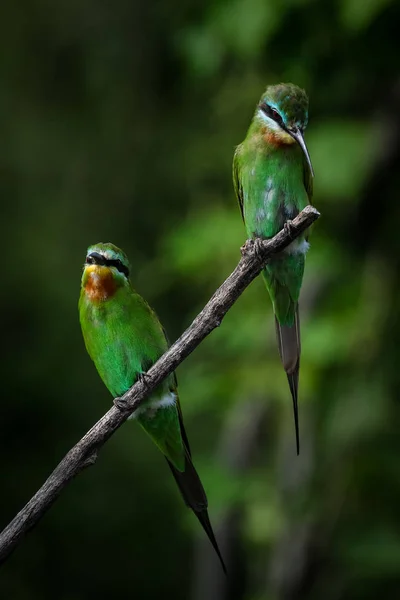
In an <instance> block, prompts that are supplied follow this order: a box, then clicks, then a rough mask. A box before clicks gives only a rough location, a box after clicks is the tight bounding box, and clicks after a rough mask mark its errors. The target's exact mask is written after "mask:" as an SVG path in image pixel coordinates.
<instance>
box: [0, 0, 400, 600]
mask: <svg viewBox="0 0 400 600" xmlns="http://www.w3.org/2000/svg"><path fill="white" fill-rule="evenodd" d="M399 12H400V11H399V5H398V3H397V2H395V1H394V0H369V1H368V2H365V1H362V0H326V1H325V0H324V2H322V1H320V2H317V1H316V0H288V1H287V2H279V1H278V0H213V1H212V0H203V1H202V2H200V1H199V0H194V1H193V0H179V1H178V0H170V1H169V2H167V1H166V0H164V1H161V0H154V1H152V2H132V1H128V0H114V2H107V1H105V0H103V1H102V0H97V1H96V2H95V1H94V0H83V1H78V0H68V1H67V0H52V2H50V1H49V0H31V1H28V0H14V1H12V2H11V1H8V2H7V1H6V2H4V3H2V6H1V8H0V57H1V58H0V81H1V85H0V115H1V116H0V131H1V138H0V139H1V142H0V193H1V209H2V256H3V260H2V275H3V276H2V294H1V296H0V302H1V314H2V315H3V319H2V343H3V352H4V356H3V360H2V366H3V373H2V396H3V401H2V411H1V418H0V449H1V451H0V473H1V496H0V498H1V500H0V526H5V525H6V524H7V523H8V522H9V521H10V520H11V519H12V517H13V516H14V515H15V514H16V513H17V511H18V510H19V509H20V508H21V507H22V506H23V505H24V504H25V502H26V501H28V499H29V498H30V497H31V496H32V495H33V493H34V492H35V491H36V489H37V488H38V487H39V486H40V485H41V484H42V482H43V481H44V479H45V478H46V477H47V476H48V475H49V473H50V472H51V470H52V469H53V468H54V467H55V465H56V464H57V463H58V461H59V460H60V459H61V458H62V456H63V455H64V454H65V453H66V451H67V450H68V449H69V448H70V447H71V446H72V445H73V444H74V443H75V442H76V441H77V440H78V439H79V438H80V437H81V436H82V435H83V434H84V433H85V431H86V430H87V429H88V428H89V427H90V426H91V425H92V424H93V423H94V422H95V420H97V419H98V418H100V417H101V416H102V414H103V413H104V412H105V411H106V410H107V408H108V407H109V405H110V402H111V398H110V397H109V395H108V392H107V390H106V389H105V387H104V386H103V385H102V383H101V381H100V379H99V378H98V376H97V374H96V372H95V369H94V367H93V365H92V363H91V362H90V359H89V358H88V356H87V355H86V352H85V349H84V345H83V341H82V338H81V333H80V328H79V322H78V314H77V300H78V295H79V285H80V275H81V266H82V263H83V260H84V257H85V250H86V248H87V246H88V245H89V244H92V243H95V242H97V241H112V242H114V243H115V244H117V245H119V246H121V247H122V248H123V249H124V250H125V251H126V252H127V253H128V255H129V257H130V259H131V263H132V266H133V268H132V270H133V281H134V284H135V287H136V288H137V289H138V291H139V292H140V293H142V294H143V295H144V296H145V297H146V298H147V299H148V301H149V302H150V303H151V305H152V306H154V308H155V309H156V310H157V312H158V314H159V316H160V318H161V320H162V321H163V323H164V325H165V326H166V328H167V330H168V332H169V336H170V338H171V339H172V340H174V339H176V338H177V337H178V336H179V334H180V333H181V332H182V331H183V330H184V329H185V328H186V327H187V326H188V325H189V324H190V322H191V320H192V319H193V317H194V316H195V315H196V314H197V312H198V311H199V310H200V309H201V308H202V306H203V305H204V304H205V302H206V301H207V300H208V298H209V296H210V295H211V294H212V293H213V291H214V290H215V288H216V287H217V286H218V285H219V284H220V283H221V282H222V281H223V279H224V278H225V277H226V276H227V275H228V274H229V273H230V272H231V270H232V269H233V268H234V266H235V264H236V262H237V261H238V259H239V256H240V254H239V247H240V245H241V244H242V243H243V241H244V237H245V236H244V229H243V226H242V223H241V219H240V215H239V211H238V209H237V206H236V200H235V198H234V193H233V187H232V183H231V161H232V155H233V150H234V146H235V145H236V144H238V143H239V142H240V141H241V140H242V139H243V137H244V135H245V133H246V128H247V126H248V124H249V122H250V119H251V116H252V112H253V109H254V106H255V103H256V102H257V100H258V98H259V96H260V95H261V92H262V91H263V89H264V87H265V86H266V85H267V84H268V83H273V82H279V81H293V82H295V83H297V84H298V85H301V86H302V87H304V88H305V89H306V90H307V92H308V94H309V97H310V123H309V127H308V131H307V135H306V139H307V143H308V147H309V150H310V154H311V157H312V160H313V165H314V170H315V174H316V177H315V197H314V203H315V205H316V206H317V208H318V209H319V210H320V211H321V213H322V217H321V219H320V220H319V221H318V223H317V225H316V226H315V227H314V232H313V236H312V246H311V250H310V252H309V255H308V257H307V266H306V276H305V282H304V287H303V292H302V303H301V307H302V338H303V353H302V369H301V400H300V401H301V409H300V410H301V413H300V419H301V436H302V453H301V455H300V457H299V458H296V456H295V444H294V428H293V420H292V413H291V410H292V409H291V401H290V397H289V391H288V387H287V382H286V378H285V376H284V373H283V370H282V368H281V366H280V363H279V360H278V354H277V350H276V344H275V339H274V329H273V318H272V311H271V306H270V302H269V299H268V297H267V294H266V291H265V289H264V287H263V284H262V282H261V280H260V281H259V280H257V281H255V282H254V283H253V284H252V285H251V287H250V288H249V289H248V290H247V291H246V293H245V294H244V295H243V296H242V297H241V298H240V300H239V301H238V302H237V304H236V305H235V306H234V307H233V309H232V310H231V311H230V312H229V314H228V315H227V317H226V318H225V320H224V322H223V325H222V326H221V328H220V329H218V330H217V331H215V332H214V333H213V334H212V335H211V336H210V337H209V338H208V339H207V340H206V341H205V342H204V343H203V344H202V345H201V347H199V348H198V350H197V351H196V352H195V353H194V354H193V355H192V356H190V357H189V359H188V360H186V361H185V362H184V364H183V365H182V366H181V367H180V368H179V370H178V380H179V384H180V394H181V400H182V405H183V411H184V415H185V420H186V423H187V430H188V434H189V438H190V439H191V443H192V448H193V452H194V457H195V463H196V465H197V467H198V469H199V472H200V474H201V476H202V479H203V481H204V484H205V487H206V490H207V492H208V496H209V501H210V514H211V518H212V521H213V522H214V524H215V525H216V529H218V531H219V534H220V536H221V537H222V538H224V523H225V530H226V519H227V515H231V516H232V521H231V529H232V530H234V531H236V534H237V535H236V537H235V540H233V541H232V540H231V542H229V543H228V542H226V540H225V541H223V546H224V549H225V552H226V554H227V555H228V563H229V564H228V568H229V569H230V573H231V577H230V582H231V583H230V584H229V586H230V587H229V589H228V590H226V589H222V588H223V587H224V585H225V584H221V582H219V580H218V577H219V575H218V574H215V573H214V571H213V569H214V570H215V560H214V556H213V555H212V550H211V549H210V548H209V547H208V546H207V548H205V546H203V545H202V544H201V543H200V542H199V540H200V539H201V538H202V536H203V534H202V532H201V531H199V527H198V524H197V522H195V519H194V518H193V517H192V515H191V514H190V513H189V511H187V510H186V509H185V507H184V506H183V503H182V501H181V499H180V497H179V495H178V492H177V490H176V489H175V486H174V482H173V481H172V479H171V477H170V473H169V470H168V469H167V467H166V465H165V462H164V461H163V460H162V457H161V456H160V455H159V453H158V451H157V450H156V449H155V448H154V447H153V446H152V445H151V443H150V442H149V441H148V440H147V438H146V437H145V436H144V435H143V434H142V432H141V431H140V430H139V429H137V428H135V425H134V424H131V423H128V424H126V425H125V426H124V427H123V428H122V429H121V430H120V431H119V432H118V433H117V434H116V435H115V436H114V437H113V438H112V439H111V440H110V441H109V443H108V444H107V445H106V447H105V448H104V449H103V451H102V452H101V453H100V455H99V459H98V462H97V464H96V466H95V467H93V468H91V469H89V470H88V471H87V472H85V473H84V474H82V475H81V476H79V477H78V478H77V479H76V480H75V481H74V482H72V483H71V485H70V486H69V487H68V488H67V489H66V490H65V491H64V493H63V494H62V496H61V497H60V499H59V500H58V501H57V502H56V504H55V505H54V507H53V508H52V509H51V511H50V512H49V513H48V514H47V515H46V517H45V518H44V519H43V521H41V523H40V524H39V525H38V526H37V527H36V528H35V529H34V530H33V531H32V532H31V533H30V534H29V536H28V537H27V538H26V539H25V540H24V542H23V543H22V544H21V545H20V546H19V547H18V549H17V550H16V551H15V553H14V554H13V555H12V557H11V558H10V559H9V560H8V562H7V563H5V565H4V566H3V567H2V569H1V570H0V597H1V598H9V599H11V598H12V599H15V600H36V599H40V600H47V599H48V600H50V599H51V600H53V599H55V598H57V599H58V600H84V599H88V598H120V597H132V598H137V599H139V598H140V599H149V600H151V599H153V598H159V597H174V598H176V599H182V600H183V599H187V598H192V597H193V598H195V597H196V598H204V600H208V598H211V597H213V598H214V597H215V598H237V599H239V598H243V599H246V600H262V599H266V600H275V599H281V598H282V599H290V598H293V599H294V598H296V599H297V598H298V599H303V598H304V599H307V600H308V599H310V600H319V599H322V598H323V599H324V600H325V599H326V600H337V599H350V598H351V599H352V600H358V599H363V600H364V599H366V600H375V599H376V598H377V597H384V598H395V597H397V596H398V594H399V591H398V590H399V585H400V519H399V516H400V515H399V505H400V469H399V466H398V463H399V459H398V457H399V453H400V435H399V426H400V410H399V392H398V389H399V383H400V382H399V367H398V360H399V351H398V345H397V344H398V340H399V328H400V325H399V320H398V308H399V300H400V298H399V270H398V267H399V265H398V258H399V251H400V241H399V240H400V238H399V234H398V219H399V208H398V207H399V202H398V195H399V192H398V190H399V187H400V174H399V173H400V171H399V169H398V164H399V162H398V159H399V150H398V142H399V132H400V120H399V116H398V114H397V113H398V106H399V95H400V94H399V72H398V63H399V52H400V47H399V42H398V23H399V17H400V14H399ZM396 165H397V167H396ZM254 420H256V421H257V422H258V421H259V427H258V430H257V436H256V439H255V440H254V448H253V449H252V451H251V452H248V455H249V456H247V455H246V452H247V450H246V447H245V441H244V438H243V436H244V437H245V434H246V431H248V427H250V425H249V423H250V424H251V423H252V421H254ZM250 437H252V436H250ZM247 441H248V440H247ZM245 455H246V456H247V458H246V456H245ZM241 456H243V457H244V458H243V461H242V463H243V464H241ZM228 529H229V528H228ZM195 541H196V545H197V546H198V550H197V551H196V552H194V542H195ZM225 542H226V543H225ZM206 563H207V564H208V563H210V565H211V571H210V569H208V570H207V568H206V567H207V565H206ZM195 565H196V568H195ZM210 565H209V566H210ZM217 569H218V565H217ZM210 573H214V575H212V574H211V575H210ZM217 580H218V585H222V588H218V589H221V591H220V592H218V593H217V592H215V589H216V587H215V586H216V583H215V582H216V581H217ZM201 585H204V586H206V587H205V588H204V589H208V591H203V592H201V591H199V589H200V588H201ZM207 586H209V587H208V588H207ZM212 589H213V590H214V596H212V595H211V593H210V590H212Z"/></svg>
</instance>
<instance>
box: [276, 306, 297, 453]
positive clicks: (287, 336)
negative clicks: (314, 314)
mask: <svg viewBox="0 0 400 600" xmlns="http://www.w3.org/2000/svg"><path fill="white" fill-rule="evenodd" d="M275 327H276V338H277V340H278V348H279V354H280V357H281V361H282V364H283V368H284V369H285V371H286V376H287V378H288V382H289V387H290V392H291V394H292V400H293V413H294V425H295V429H296V448H297V454H299V453H300V436H299V411H298V403H297V395H298V387H299V369H300V352H301V344H300V318H299V305H298V304H296V308H295V313H294V323H293V325H281V324H280V323H279V321H278V319H277V318H276V317H275Z"/></svg>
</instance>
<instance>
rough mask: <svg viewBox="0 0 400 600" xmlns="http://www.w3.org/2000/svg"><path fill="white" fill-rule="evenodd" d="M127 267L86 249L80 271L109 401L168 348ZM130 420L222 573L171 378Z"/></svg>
mask: <svg viewBox="0 0 400 600" xmlns="http://www.w3.org/2000/svg"><path fill="white" fill-rule="evenodd" d="M129 270H130V269H129V261H128V259H127V256H126V254H125V253H124V252H122V250H120V249H119V248H117V247H116V246H114V245H113V244H109V243H107V244H103V243H99V244H96V245H94V246H90V247H89V249H88V251H87V255H86V261H85V265H84V268H83V275H82V284H81V293H80V298H79V316H80V322H81V327H82V333H83V337H84V340H85V345H86V349H87V351H88V353H89V355H90V357H91V359H92V360H93V362H94V364H95V366H96V368H97V371H98V373H99V375H100V377H101V379H102V380H103V382H104V383H105V385H106V387H107V388H108V390H109V391H110V392H111V394H112V395H113V397H114V398H115V397H117V396H121V395H123V394H124V393H125V392H126V391H127V390H128V389H129V388H130V387H131V386H132V385H133V384H134V383H135V381H137V379H139V378H141V377H143V376H144V373H145V372H146V371H147V370H148V369H149V368H150V367H151V366H152V365H153V364H154V363H155V362H156V361H157V359H158V358H160V356H161V355H162V354H164V352H165V351H166V350H167V348H168V341H167V338H166V335H165V332H164V329H163V327H162V325H161V323H160V321H159V320H158V318H157V315H156V314H155V312H154V311H153V310H152V309H151V308H150V306H149V305H148V304H147V302H146V301H145V300H144V299H143V298H142V297H141V296H140V295H139V294H138V293H137V292H136V291H135V290H134V289H133V287H132V285H131V283H130V280H129ZM130 418H133V419H135V420H136V421H137V422H138V423H139V425H141V426H142V428H143V429H144V430H145V431H146V433H148V435H149V436H150V437H151V439H152V440H153V442H155V444H156V445H157V446H158V448H159V449H160V450H161V452H162V453H163V454H164V456H165V458H166V459H167V462H168V464H169V466H170V468H171V471H172V473H173V475H174V478H175V480H176V483H177V484H178V487H179V489H180V491H181V493H182V496H183V498H184V500H185V502H186V504H187V506H189V507H190V508H191V509H192V510H193V512H194V514H195V515H196V517H197V518H198V520H199V521H200V523H201V525H202V526H203V528H204V530H205V532H206V534H207V535H208V537H209V539H210V541H211V543H212V545H213V546H214V548H215V551H216V552H217V554H218V556H219V558H220V560H221V564H222V567H223V569H224V571H225V565H224V561H223V559H222V556H221V553H220V550H219V548H218V544H217V541H216V539H215V536H214V532H213V530H212V527H211V523H210V519H209V517H208V511H207V505H208V502H207V497H206V494H205V491H204V488H203V486H202V484H201V481H200V478H199V476H198V474H197V472H196V469H195V468H194V466H193V463H192V459H191V453H190V447H189V442H188V438H187V435H186V432H185V428H184V426H183V420H182V412H181V407H180V403H179V397H178V391H177V384H176V378H175V374H174V373H173V374H171V375H170V376H169V377H167V379H165V380H164V381H163V382H162V383H161V384H160V385H159V386H158V387H157V388H156V389H155V390H154V391H153V392H152V393H151V396H150V398H148V399H146V400H145V401H144V402H143V404H142V405H141V406H140V407H139V408H137V409H136V410H135V411H134V413H133V414H132V415H131V417H130Z"/></svg>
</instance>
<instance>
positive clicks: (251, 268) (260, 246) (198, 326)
mask: <svg viewBox="0 0 400 600" xmlns="http://www.w3.org/2000/svg"><path fill="white" fill-rule="evenodd" d="M318 217H319V212H318V211H317V210H316V209H315V208H314V207H312V206H307V207H306V208H305V209H304V210H303V211H302V212H301V213H300V214H299V215H298V216H297V217H296V218H295V219H294V220H293V221H292V224H291V226H290V230H289V228H286V229H282V231H280V232H279V233H278V234H277V235H276V236H275V237H274V238H272V239H270V240H264V241H259V240H257V243H255V242H254V241H253V240H247V242H246V243H245V245H244V246H243V247H242V249H241V250H242V258H241V259H240V261H239V263H238V265H237V267H236V269H235V270H234V271H233V273H232V274H231V275H229V277H228V278H227V279H226V280H225V281H224V283H223V284H222V285H221V287H220V288H218V290H217V291H216V292H215V294H214V295H213V296H212V298H211V299H210V300H209V301H208V303H207V304H206V306H205V307H204V308H203V310H202V311H201V312H200V313H199V314H198V315H197V317H196V318H195V319H194V321H193V323H192V324H191V325H190V327H188V329H186V331H185V332H184V333H183V334H182V335H181V337H180V338H179V339H178V340H177V341H176V342H175V343H174V344H173V345H172V346H171V347H170V348H169V349H168V350H167V352H165V354H163V356H162V357H161V358H160V359H159V360H158V361H157V362H156V363H155V364H154V365H153V366H152V367H151V369H149V371H148V373H147V374H146V377H145V378H144V379H142V380H140V381H138V382H137V383H135V385H133V386H132V387H131V388H130V389H129V390H128V391H127V392H126V393H125V394H124V396H122V398H119V399H117V400H116V404H117V406H113V407H112V408H110V410H109V411H108V412H107V413H106V414H105V415H104V416H103V417H102V418H101V419H100V420H99V421H98V422H97V423H96V424H95V425H94V426H93V427H92V428H91V429H90V430H89V431H88V432H87V433H86V435H84V436H83V438H82V439H81V440H80V441H79V442H78V443H77V444H76V445H75V446H74V447H73V448H72V449H71V450H70V451H69V452H68V454H66V455H65V457H64V458H63V459H62V461H61V462H60V463H59V464H58V466H57V467H56V468H55V469H54V471H53V473H52V474H51V475H50V477H49V478H48V479H47V480H46V481H45V483H44V484H43V485H42V487H41V488H40V489H39V490H38V491H37V492H36V494H35V495H34V496H33V497H32V498H31V500H29V502H28V503H27V504H26V505H25V506H24V508H23V509H22V510H21V511H20V512H19V513H18V514H17V516H16V517H15V518H14V519H13V520H12V521H11V523H10V524H9V525H7V527H6V528H5V529H4V530H3V532H2V533H1V534H0V564H1V563H3V562H4V561H5V560H6V559H7V558H8V556H9V555H10V554H11V552H12V551H13V550H14V548H15V547H16V546H17V545H18V544H19V543H20V541H21V540H22V538H23V536H24V535H25V534H26V533H27V532H28V531H29V530H30V529H32V528H33V527H34V526H35V525H36V523H38V521H39V520H40V519H41V517H42V516H43V515H44V514H45V513H46V511H47V510H48V509H49V508H50V507H51V505H52V504H53V502H55V500H56V499H57V498H58V496H59V495H60V494H61V492H62V490H63V489H64V487H65V486H66V485H67V484H68V483H69V481H71V479H73V477H75V475H77V474H78V473H80V471H82V470H83V469H84V468H85V467H88V466H90V465H92V464H94V462H95V461H96V457H97V452H98V450H99V449H100V448H101V447H102V446H103V445H104V444H105V442H106V441H107V440H108V439H109V437H110V436H111V435H113V433H115V431H116V430H117V429H118V428H119V427H120V426H121V425H122V423H124V421H126V419H127V418H128V416H129V415H130V413H131V412H132V411H134V410H136V409H137V408H138V407H139V405H140V404H141V403H142V402H143V400H144V399H145V398H146V397H147V396H148V395H149V393H150V392H151V391H152V390H153V389H154V388H155V387H156V386H157V385H158V384H159V383H161V381H162V380H163V379H165V377H167V376H168V375H169V374H170V373H171V372H172V371H174V370H175V369H176V367H177V366H178V365H179V364H180V363H181V362H182V361H183V360H184V359H185V358H186V357H187V356H188V355H189V354H190V353H191V352H193V350H194V349H195V348H196V347H197V346H198V345H199V344H200V343H201V342H202V340H203V339H204V338H205V337H206V336H207V335H209V334H210V333H211V331H212V330H213V329H215V328H216V327H219V325H221V322H222V319H223V318H224V316H225V314H226V313H227V311H228V310H229V309H230V308H231V306H232V305H233V304H234V303H235V302H236V300H237V299H238V298H239V296H240V295H241V294H242V293H243V292H244V290H245V289H246V287H247V286H248V285H249V284H250V283H251V282H252V281H253V279H255V278H256V277H257V275H258V274H259V273H260V271H261V270H262V268H263V267H264V266H265V264H266V262H267V261H268V259H269V258H270V257H271V256H273V255H274V254H277V253H278V252H280V251H282V250H283V249H284V248H285V247H286V246H288V245H289V244H290V243H291V241H292V240H294V239H295V238H296V237H298V236H299V235H300V234H301V233H303V232H304V231H305V230H306V229H307V228H308V227H309V226H310V225H311V224H312V223H313V222H314V221H316V220H317V219H318Z"/></svg>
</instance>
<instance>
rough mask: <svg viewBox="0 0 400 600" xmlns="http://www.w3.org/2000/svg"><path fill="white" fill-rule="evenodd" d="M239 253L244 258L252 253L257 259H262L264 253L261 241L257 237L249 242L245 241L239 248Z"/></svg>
mask: <svg viewBox="0 0 400 600" xmlns="http://www.w3.org/2000/svg"><path fill="white" fill-rule="evenodd" d="M240 252H241V254H242V256H245V255H246V254H248V253H249V252H254V254H255V255H256V256H257V258H262V256H263V252H264V247H263V240H262V239H261V238H258V237H256V238H254V239H251V240H246V242H245V243H244V244H243V246H242V247H241V248H240Z"/></svg>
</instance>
